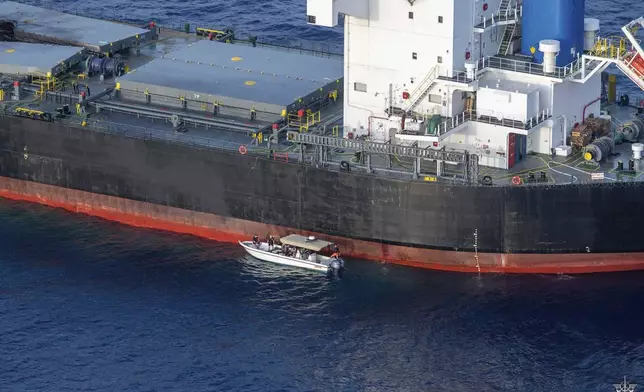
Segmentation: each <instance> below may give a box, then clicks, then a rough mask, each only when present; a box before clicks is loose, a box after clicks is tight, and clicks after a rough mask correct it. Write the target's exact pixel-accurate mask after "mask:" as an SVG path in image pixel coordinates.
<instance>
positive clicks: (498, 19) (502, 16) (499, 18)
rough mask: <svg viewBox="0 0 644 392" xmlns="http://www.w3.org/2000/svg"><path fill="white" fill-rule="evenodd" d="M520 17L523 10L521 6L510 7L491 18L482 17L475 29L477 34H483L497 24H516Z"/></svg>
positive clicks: (500, 10)
mask: <svg viewBox="0 0 644 392" xmlns="http://www.w3.org/2000/svg"><path fill="white" fill-rule="evenodd" d="M520 16H521V8H520V7H519V6H517V5H515V6H514V7H511V6H508V7H506V8H505V9H499V11H498V12H495V13H493V14H492V16H490V17H485V16H481V17H480V18H479V22H478V23H477V24H476V25H475V26H474V28H475V29H476V31H477V32H482V31H485V30H486V29H487V28H489V27H493V26H495V25H497V24H510V23H516V22H517V21H518V20H519V18H520Z"/></svg>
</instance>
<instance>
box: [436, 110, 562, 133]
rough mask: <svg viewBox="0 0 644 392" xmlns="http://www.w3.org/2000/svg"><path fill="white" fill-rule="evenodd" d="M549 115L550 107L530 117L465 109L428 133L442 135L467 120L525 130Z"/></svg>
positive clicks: (549, 116) (544, 119) (541, 121)
mask: <svg viewBox="0 0 644 392" xmlns="http://www.w3.org/2000/svg"><path fill="white" fill-rule="evenodd" d="M551 117H552V110H551V109H550V108H546V109H544V110H542V111H541V112H539V113H538V114H537V115H536V116H533V117H530V118H528V119H515V118H507V117H503V116H498V115H496V114H494V113H488V112H485V113H480V112H478V113H477V111H476V110H466V111H464V112H462V113H459V114H457V115H456V116H454V117H451V118H448V119H447V120H445V121H443V123H441V124H440V125H438V127H437V128H436V132H435V133H433V134H430V136H442V135H444V134H446V133H447V132H449V131H451V130H453V129H454V128H457V127H459V126H460V125H462V124H465V123H466V122H468V121H475V122H480V123H484V124H493V125H499V126H502V127H507V128H514V129H521V130H525V131H527V130H530V129H532V128H534V127H536V126H537V125H539V124H541V123H543V122H544V121H546V120H547V119H549V118H551Z"/></svg>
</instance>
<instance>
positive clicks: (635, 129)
mask: <svg viewBox="0 0 644 392" xmlns="http://www.w3.org/2000/svg"><path fill="white" fill-rule="evenodd" d="M615 132H616V133H617V134H621V135H623V138H624V140H626V141H628V142H636V141H638V140H639V137H640V135H642V133H644V121H643V120H642V119H641V118H638V117H633V119H632V120H631V121H629V122H626V123H623V124H620V125H619V126H618V127H617V128H616V129H615Z"/></svg>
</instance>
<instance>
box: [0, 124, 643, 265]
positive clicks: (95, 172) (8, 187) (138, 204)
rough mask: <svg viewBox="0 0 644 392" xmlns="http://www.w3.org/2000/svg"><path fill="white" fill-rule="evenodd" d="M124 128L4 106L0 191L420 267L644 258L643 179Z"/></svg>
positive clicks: (225, 235) (207, 233)
mask: <svg viewBox="0 0 644 392" xmlns="http://www.w3.org/2000/svg"><path fill="white" fill-rule="evenodd" d="M148 136H149V135H145V134H135V133H132V132H127V133H126V132H123V133H122V134H119V133H118V132H116V131H114V130H112V131H110V132H101V131H96V130H93V129H89V128H85V127H82V126H81V125H80V124H78V125H69V124H62V123H50V122H43V121H36V120H31V119H27V118H20V117H14V116H0V196H4V197H8V198H14V199H22V200H29V201H34V202H39V203H43V204H48V205H52V206H56V207H63V208H67V209H69V210H73V211H78V212H83V213H88V214H91V215H96V216H100V217H104V218H107V219H112V220H116V221H120V222H124V223H128V224H132V225H136V226H142V227H151V228H158V229H166V230H172V231H177V232H184V233H191V234H196V235H201V236H204V237H208V238H213V239H217V240H230V241H237V240H239V239H247V238H249V237H250V236H252V234H255V233H257V234H259V235H264V234H266V233H267V232H271V233H272V234H274V235H282V234H285V233H290V232H301V233H315V234H318V235H320V236H321V237H326V238H330V239H332V240H333V241H335V242H337V243H339V244H340V245H341V246H342V248H343V252H344V253H345V254H347V255H352V256H356V257H363V258H368V259H372V260H379V261H380V260H381V261H390V262H394V263H400V264H406V265H413V266H419V267H427V268H436V269H445V270H458V271H490V272H538V273H582V272H597V271H617V270H631V269H639V268H642V267H644V243H642V241H641V236H640V234H639V227H640V222H641V221H642V218H643V217H644V205H643V204H642V203H640V202H639V201H640V200H641V199H643V198H644V184H642V183H641V182H629V183H619V184H605V183H602V184H579V185H574V184H570V185H556V186H554V185H553V186H544V185H539V186H515V187H511V186H489V187H487V186H485V187H484V186H477V187H474V186H462V185H448V184H441V183H424V182H419V181H404V180H397V179H393V178H384V177H377V176H370V175H365V174H360V173H354V172H351V173H348V172H346V171H338V170H331V169H326V168H316V167H313V166H310V165H305V164H300V163H297V162H285V161H283V160H275V159H269V158H266V157H259V156H251V155H242V154H240V153H238V152H235V151H225V150H222V149H217V148H214V147H213V148H205V147H198V146H190V145H188V144H185V143H176V142H165V141H161V140H156V139H154V138H151V137H148Z"/></svg>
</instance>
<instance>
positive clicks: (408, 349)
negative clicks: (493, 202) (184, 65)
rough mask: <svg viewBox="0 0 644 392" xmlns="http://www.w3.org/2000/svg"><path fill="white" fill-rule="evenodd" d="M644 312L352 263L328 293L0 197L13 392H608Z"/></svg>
mask: <svg viewBox="0 0 644 392" xmlns="http://www.w3.org/2000/svg"><path fill="white" fill-rule="evenodd" d="M390 1H400V2H402V1H404V0H390ZM421 1H422V0H421ZM32 3H33V4H40V5H43V4H45V3H42V2H32ZM587 3H588V6H587V8H588V12H587V15H589V16H590V15H593V16H598V17H600V18H601V20H602V29H603V31H604V32H611V31H614V32H618V30H619V27H620V26H621V25H622V24H624V23H626V22H628V21H629V20H631V19H632V17H635V16H639V15H642V14H644V4H643V3H642V2H641V1H639V2H638V1H634V2H627V1H624V0H619V1H610V2H609V1H598V0H587ZM46 5H48V6H50V7H53V8H56V9H60V10H73V11H75V12H79V13H89V14H91V15H102V16H104V17H115V18H124V19H128V20H131V21H137V22H146V21H149V20H150V19H155V20H156V21H157V22H158V23H160V24H167V25H177V26H179V25H182V24H184V23H192V24H197V23H199V24H203V25H211V26H232V27H235V28H236V31H237V32H238V34H253V35H258V36H259V37H260V39H264V40H267V41H271V42H281V43H293V42H296V41H297V40H299V39H303V40H305V41H306V42H307V45H311V46H315V45H318V46H319V47H321V48H322V47H324V45H326V47H328V48H329V49H330V50H332V49H337V50H341V45H342V42H341V41H342V40H341V39H342V31H341V29H324V28H314V27H309V26H307V25H306V23H305V21H306V18H305V0H282V1H276V0H270V1H269V0H254V1H251V0H239V1H232V0H219V1H209V2H208V1H205V2H199V1H193V0H190V1H187V0H186V1H161V2H158V1H142V0H140V1H137V2H132V1H125V0H103V1H98V0H87V1H82V2H81V1H70V0H65V1H55V2H47V3H46ZM622 88H623V89H625V90H628V86H627V85H626V84H624V85H622ZM632 91H634V90H632ZM643 302H644V273H640V272H634V273H615V274H600V275H587V276H566V275H560V276H544V275H533V276H512V275H510V276H507V275H483V276H477V275H466V274H455V273H445V272H434V271H425V270H418V269H410V268H404V267H398V266H392V265H386V264H378V263H373V262H365V261H360V260H350V261H349V262H348V270H347V273H346V275H345V277H344V279H342V280H328V279H326V278H323V277H319V276H317V275H312V274H309V273H305V272H298V271H294V270H290V269H284V268H281V267H278V266H271V265H265V264H262V263H260V262H258V261H256V260H253V259H252V258H249V257H247V256H246V255H245V254H244V252H243V251H242V250H241V249H240V248H239V247H238V246H235V245H232V244H223V243H216V242H213V241H206V240H202V239H199V238H195V237H191V236H183V235H176V234H172V233H165V232H159V231H153V230H143V229H136V228H132V227H127V226H122V225H119V224H115V223H112V222H106V221H103V220H100V219H95V218H91V217H87V216H83V215H75V214H71V213H68V212H66V211H62V210H57V209H50V208H47V207H43V206H38V205H31V204H26V203H20V202H13V201H7V200H1V199H0V391H3V392H4V391H245V392H250V391H414V392H415V391H446V392H450V391H463V392H469V391H477V392H478V391H571V392H582V391H583V392H586V391H592V392H594V391H596V392H609V391H614V390H615V388H614V387H613V386H612V384H614V383H618V382H620V381H622V380H623V379H624V377H626V379H627V380H629V381H630V382H633V383H641V384H644V314H643V312H642V303H643ZM639 389H642V390H644V387H641V386H640V387H637V388H636V391H637V390H639Z"/></svg>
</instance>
